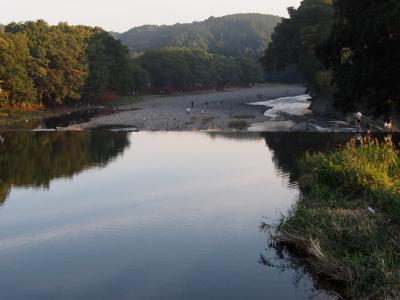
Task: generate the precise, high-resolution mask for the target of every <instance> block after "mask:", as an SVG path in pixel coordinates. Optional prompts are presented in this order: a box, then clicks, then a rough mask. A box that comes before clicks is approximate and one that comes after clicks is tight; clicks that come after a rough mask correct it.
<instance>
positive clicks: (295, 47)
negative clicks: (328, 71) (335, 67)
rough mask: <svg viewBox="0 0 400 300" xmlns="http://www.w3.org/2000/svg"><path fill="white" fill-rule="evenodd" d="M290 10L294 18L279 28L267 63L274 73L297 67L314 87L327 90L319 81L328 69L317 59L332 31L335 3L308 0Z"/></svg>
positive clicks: (284, 21) (268, 52) (267, 57)
mask: <svg viewBox="0 0 400 300" xmlns="http://www.w3.org/2000/svg"><path fill="white" fill-rule="evenodd" d="M288 11H289V15H290V18H288V19H283V21H282V22H281V23H280V24H278V26H277V27H276V28H275V31H274V33H273V34H272V42H271V44H270V45H269V47H268V49H267V50H266V52H265V55H264V57H263V59H262V61H263V64H264V66H265V68H266V69H267V70H268V71H270V72H273V71H276V70H285V69H287V68H290V67H291V66H296V67H297V69H298V70H299V72H300V73H301V74H302V75H303V76H304V77H305V79H306V80H307V82H308V83H309V85H310V87H311V88H313V89H314V90H315V91H324V89H323V88H320V80H319V78H321V76H322V74H321V72H325V68H324V66H323V64H322V62H321V61H320V60H319V58H318V57H317V50H318V47H319V46H320V45H321V43H322V42H323V41H324V40H325V39H326V38H327V36H328V35H329V32H330V28H331V23H332V18H333V9H332V1H328V0H304V1H302V2H301V5H300V7H299V8H298V9H294V8H289V9H288ZM324 84H325V82H324Z"/></svg>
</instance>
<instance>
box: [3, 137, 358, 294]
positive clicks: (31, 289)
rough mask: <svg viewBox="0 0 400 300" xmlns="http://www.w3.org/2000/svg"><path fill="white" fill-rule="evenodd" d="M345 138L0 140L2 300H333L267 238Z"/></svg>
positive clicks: (78, 138)
mask: <svg viewBox="0 0 400 300" xmlns="http://www.w3.org/2000/svg"><path fill="white" fill-rule="evenodd" d="M349 138H350V136H349V135H337V134H336V135H332V134H330V135H324V134H307V133H303V134H298V133H295V134H294V133H200V132H197V133H191V132H186V133H183V132H180V133H178V132H170V133H150V132H139V133H128V132H108V131H92V132H4V133H1V140H0V202H1V203H2V205H1V206H0V276H1V278H2V279H1V281H0V298H1V299H14V300H18V299H40V300H46V299H96V300H98V299H309V298H313V299H326V298H330V296H329V295H328V294H327V293H326V292H324V291H319V290H318V289H316V288H315V286H314V283H313V281H312V280H311V278H310V276H308V275H307V274H306V273H304V272H302V271H301V270H298V269H297V270H296V268H280V267H277V266H279V265H280V263H281V261H282V257H280V256H279V255H278V254H277V253H276V251H275V250H274V249H271V248H269V247H268V236H267V235H266V234H265V233H263V232H261V231H260V230H259V225H260V223H261V222H265V221H266V220H267V221H268V222H269V223H275V222H277V221H278V219H279V218H280V217H281V215H282V214H287V213H288V212H289V210H290V208H291V207H292V205H293V204H294V203H295V202H296V200H297V197H298V193H299V192H298V187H297V180H298V178H297V172H296V161H297V158H298V157H299V156H301V155H303V154H304V153H305V151H313V150H321V151H324V150H327V149H332V148H333V147H336V146H337V145H339V144H341V143H343V142H344V141H345V140H347V139H349ZM261 256H262V257H264V258H266V259H267V260H268V262H269V263H270V264H271V265H275V267H272V266H266V265H264V264H262V263H261V261H260V257H261ZM331 298H332V297H331Z"/></svg>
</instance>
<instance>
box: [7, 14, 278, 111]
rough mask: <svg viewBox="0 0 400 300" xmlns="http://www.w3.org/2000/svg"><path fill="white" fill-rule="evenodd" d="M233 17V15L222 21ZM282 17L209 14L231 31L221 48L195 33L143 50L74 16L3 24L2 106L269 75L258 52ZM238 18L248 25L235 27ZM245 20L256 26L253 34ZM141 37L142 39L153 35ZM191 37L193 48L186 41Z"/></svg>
mask: <svg viewBox="0 0 400 300" xmlns="http://www.w3.org/2000/svg"><path fill="white" fill-rule="evenodd" d="M225 19H226V20H230V22H225V23H224V22H222V21H223V20H225ZM278 21H279V18H275V17H269V16H262V15H239V16H229V17H227V18H218V19H216V20H213V21H211V20H208V21H207V22H205V23H204V24H209V25H210V24H213V26H211V25H210V26H211V27H215V28H214V30H217V31H218V30H220V33H221V34H222V35H224V36H225V40H224V41H222V40H220V42H219V43H218V44H219V45H220V48H219V50H221V51H217V50H218V49H214V50H215V53H211V52H210V51H207V50H206V49H201V48H204V47H200V46H196V45H197V44H196V43H197V42H195V41H196V38H195V37H193V36H190V37H189V36H188V37H187V39H186V40H185V41H186V42H185V43H183V44H179V43H178V44H171V46H174V47H167V48H163V46H164V45H163V44H159V45H153V47H155V48H154V49H148V50H146V51H144V52H143V53H142V54H141V55H139V56H138V55H132V52H130V50H129V49H128V48H127V46H125V45H123V44H122V43H121V41H119V40H117V39H115V38H114V37H113V36H112V35H111V34H110V33H108V32H105V31H104V30H103V29H101V28H91V27H87V26H70V25H68V24H66V23H59V24H58V25H56V26H50V25H48V24H47V23H46V22H45V21H42V20H39V21H36V22H25V23H11V24H8V25H5V26H2V27H0V107H1V108H7V109H9V108H11V109H13V108H24V109H41V108H43V107H47V106H52V105H56V104H64V103H75V102H76V101H79V100H82V101H85V102H90V101H97V100H99V99H101V98H102V96H104V95H105V94H109V93H110V92H111V93H113V94H117V95H131V94H134V93H135V92H136V91H138V90H142V89H148V88H150V89H151V90H152V91H157V92H158V91H160V90H163V91H166V92H168V91H170V92H173V91H181V90H186V91H191V90H196V89H206V88H217V89H223V88H224V87H226V86H231V85H235V86H239V85H240V86H249V85H251V84H253V83H256V82H262V81H263V80H264V72H263V70H262V67H261V64H260V63H259V56H257V55H255V53H259V52H260V51H261V49H264V48H265V47H266V45H267V43H268V41H269V38H270V33H271V31H272V28H273V26H274V24H276V22H278ZM233 23H235V24H236V23H237V24H242V25H237V26H236V27H235V28H236V29H237V30H239V31H236V32H235V33H234V31H232V32H231V33H229V34H228V32H227V30H228V28H229V26H233ZM195 24H198V23H194V24H192V25H190V26H195ZM217 24H219V25H218V26H217ZM244 24H248V25H249V26H250V27H249V28H252V29H253V31H254V32H253V33H252V34H250V33H249V32H247V33H246V30H248V28H247V27H246V26H247V25H246V26H245V25H244ZM196 26H197V25H196ZM263 26H264V27H263ZM246 28H247V29H246ZM224 32H225V34H224ZM245 36H247V37H246V38H244V39H243V40H242V39H240V38H239V37H245ZM251 37H252V38H253V40H251ZM137 38H138V42H140V41H142V42H144V40H145V37H137ZM189 41H192V42H193V43H192V44H191V45H192V46H193V47H194V48H193V49H191V48H190V47H186V43H189ZM251 41H252V42H251ZM238 43H239V44H240V45H239V44H238ZM189 44H190V43H189ZM189 44H187V45H189ZM165 45H169V44H165ZM213 47H214V46H212V47H211V44H210V47H205V48H213ZM199 48H200V49H199ZM217 48H218V47H217ZM222 49H225V50H222ZM229 49H231V50H232V49H237V50H238V51H239V50H240V49H242V50H240V51H239V52H237V53H235V54H237V56H226V55H222V54H218V52H221V53H223V52H226V53H229V51H231V50H229ZM209 50H212V49H209ZM240 52H243V53H245V54H246V55H244V54H243V55H239V53H240ZM232 53H233V52H232Z"/></svg>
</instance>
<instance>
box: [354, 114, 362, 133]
mask: <svg viewBox="0 0 400 300" xmlns="http://www.w3.org/2000/svg"><path fill="white" fill-rule="evenodd" d="M355 117H356V127H357V128H358V129H360V128H361V120H362V117H363V115H362V113H361V112H358V113H356V115H355Z"/></svg>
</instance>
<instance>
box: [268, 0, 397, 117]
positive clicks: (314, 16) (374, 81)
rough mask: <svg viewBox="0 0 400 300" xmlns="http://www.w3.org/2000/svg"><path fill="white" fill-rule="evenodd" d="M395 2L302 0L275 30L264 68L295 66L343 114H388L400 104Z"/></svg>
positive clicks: (317, 93) (290, 9) (311, 86)
mask: <svg viewBox="0 0 400 300" xmlns="http://www.w3.org/2000/svg"><path fill="white" fill-rule="evenodd" d="M399 13H400V2H399V1H397V0H385V1H373V0H360V1H346V0H303V1H302V3H301V5H300V7H299V8H298V9H294V8H289V15H290V18H287V19H284V20H283V21H282V22H281V23H280V24H279V25H278V26H277V27H276V29H275V32H274V33H273V35H272V42H271V44H270V46H269V47H268V49H267V51H266V53H265V56H264V57H263V64H264V66H265V67H266V69H267V70H269V71H272V70H279V69H284V68H286V67H288V66H292V65H296V66H297V68H298V70H299V71H300V72H301V73H302V75H303V76H304V77H305V78H306V80H307V82H308V84H309V87H310V89H311V91H312V92H314V93H315V94H316V95H318V96H322V97H326V98H327V99H330V101H332V103H334V105H335V106H336V108H338V109H340V110H342V111H354V110H355V109H360V108H361V109H365V110H369V111H370V112H372V113H373V114H374V115H376V116H380V115H388V114H390V113H391V112H392V111H393V110H396V109H397V110H398V109H399V104H400V84H399V81H398V78H400V18H399V17H398V16H399Z"/></svg>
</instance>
